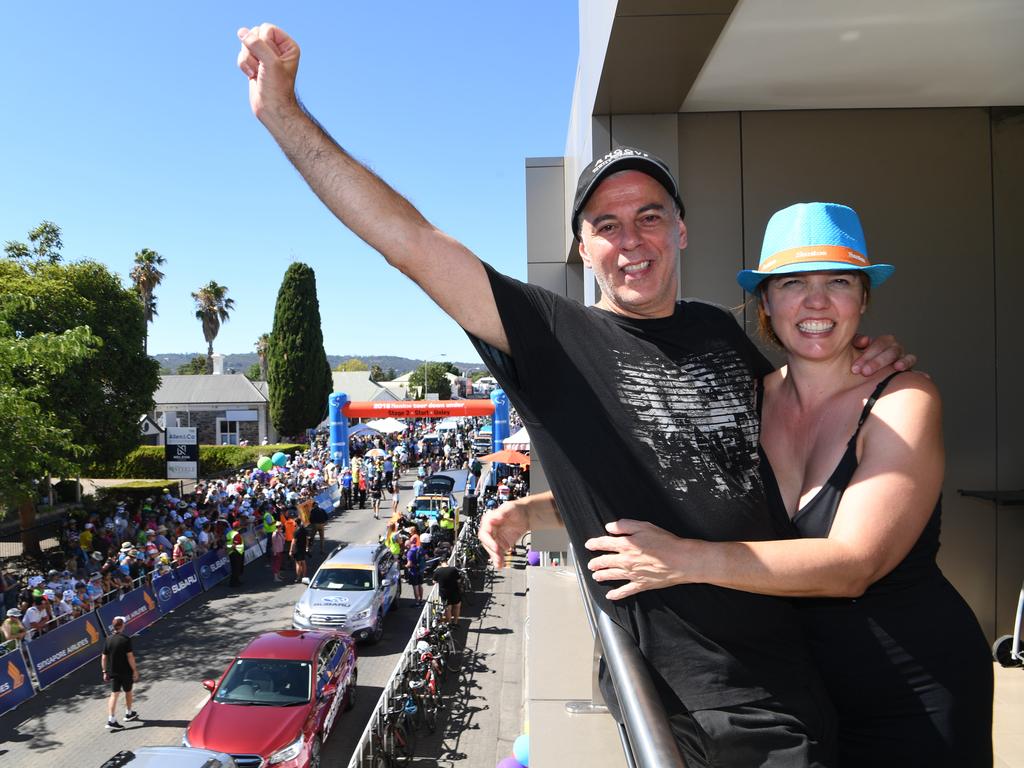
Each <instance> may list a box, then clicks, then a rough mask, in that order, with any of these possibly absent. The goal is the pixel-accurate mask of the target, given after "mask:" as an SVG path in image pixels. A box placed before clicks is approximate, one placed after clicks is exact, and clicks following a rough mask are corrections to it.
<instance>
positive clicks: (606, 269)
mask: <svg viewBox="0 0 1024 768" xmlns="http://www.w3.org/2000/svg"><path fill="white" fill-rule="evenodd" d="M238 34H239V38H240V39H241V40H242V48H241V51H240V53H239V57H238V65H239V67H240V68H241V69H242V71H243V72H244V73H245V74H246V75H247V77H248V78H249V98H250V103H251V106H252V109H253V111H254V113H255V114H256V116H257V117H258V118H259V119H260V121H261V122H262V123H263V124H264V125H265V127H266V128H267V129H268V130H269V131H270V133H271V134H272V135H273V136H274V138H275V140H276V141H277V142H278V144H279V145H280V146H281V148H282V149H283V151H284V152H285V154H286V155H287V156H288V158H289V160H291V162H292V163H293V164H294V165H295V166H296V168H297V169H298V170H299V171H300V172H301V173H302V175H303V176H304V177H305V179H306V181H307V182H308V183H309V185H310V186H311V187H312V188H313V190H314V191H315V192H316V194H317V195H318V196H319V197H320V199H321V200H323V202H324V203H325V204H326V205H327V207H328V208H329V209H330V210H331V211H332V212H333V213H334V214H335V215H336V216H337V217H338V218H339V219H340V220H341V221H342V222H343V223H344V224H345V225H346V226H348V227H349V228H350V229H351V230H352V231H353V232H355V233H356V234H357V235H359V236H360V237H361V238H363V240H365V241H366V242H367V243H369V244H370V245H371V246H373V247H374V248H376V249H377V250H378V251H379V252H380V253H381V254H383V256H384V258H385V259H386V260H387V261H388V263H389V264H390V265H392V266H394V267H396V268H397V269H399V270H400V271H401V272H403V273H404V274H406V275H407V276H409V277H410V278H412V279H413V280H414V281H415V282H416V283H417V284H418V285H419V286H420V287H421V288H423V290H425V291H426V292H427V294H428V295H430V297H431V298H432V299H434V301H435V302H437V304H438V305H439V306H440V307H441V308H442V309H443V310H444V311H445V312H447V313H448V314H449V315H450V316H451V317H452V318H453V319H454V320H455V321H456V322H458V323H459V324H460V325H461V326H462V327H463V328H464V329H465V330H466V331H467V333H469V334H470V337H471V339H472V340H473V342H474V343H475V344H476V346H477V349H478V350H479V352H480V354H481V356H482V357H483V359H484V361H485V362H486V363H487V367H488V369H489V370H490V371H491V372H492V373H493V374H494V376H495V377H496V378H497V379H498V381H499V382H500V383H501V384H502V387H503V388H504V390H505V391H506V393H507V394H508V395H509V397H510V399H511V400H512V402H513V403H514V404H515V405H516V408H517V410H518V411H519V413H520V415H521V416H522V417H523V420H524V422H526V423H527V424H528V425H529V426H530V436H531V439H532V440H533V443H534V445H535V446H536V448H537V450H538V451H539V453H540V454H541V455H542V456H543V458H544V464H545V468H546V470H547V476H548V479H549V480H550V482H551V485H552V489H553V491H554V495H555V497H556V498H557V500H558V506H559V510H560V512H561V515H562V518H563V519H564V520H565V522H566V527H567V529H568V532H569V536H570V538H571V540H572V542H573V544H574V548H575V550H576V553H577V555H578V556H580V557H581V558H584V559H587V558H588V557H589V555H588V553H587V551H586V549H585V548H584V546H583V542H585V541H586V540H587V539H588V538H591V537H594V536H599V535H601V534H602V533H604V532H605V529H604V526H605V525H606V524H608V523H610V522H612V521H614V520H616V519H618V518H620V517H623V516H626V514H627V513H628V514H630V515H633V516H638V515H640V514H643V515H644V519H646V520H647V521H649V522H651V523H654V524H656V525H658V526H660V527H662V528H664V529H666V530H668V531H671V532H672V533H675V534H676V535H679V536H687V537H690V538H699V539H711V540H722V541H733V540H739V541H743V540H752V539H764V540H767V539H777V538H782V537H785V536H787V535H789V534H788V533H787V531H788V530H789V525H788V520H787V519H786V518H785V515H784V513H782V512H781V511H780V512H774V511H772V509H771V505H769V504H768V501H767V494H766V492H765V488H764V486H763V484H762V482H761V478H760V474H759V471H758V468H759V466H758V465H759V460H758V434H759V421H758V411H757V402H756V397H755V386H754V382H755V379H756V378H757V377H760V376H762V375H764V374H766V373H768V372H769V371H770V370H771V366H770V365H769V364H768V363H767V361H766V360H765V359H764V358H763V357H762V356H761V355H760V353H759V352H757V350H756V348H755V347H754V345H753V344H752V343H751V342H750V340H749V339H748V338H747V337H746V335H745V334H744V333H743V331H742V329H741V328H740V327H739V326H738V325H737V324H736V322H735V320H734V319H733V318H732V316H731V315H729V314H728V313H726V312H724V311H722V310H721V309H718V308H716V307H712V306H710V305H706V304H700V303H695V302H677V301H676V296H677V292H678V286H679V274H678V268H677V263H678V257H679V252H680V250H681V249H682V248H684V247H685V246H686V225H685V224H684V223H683V215H684V208H683V202H682V199H681V198H680V195H679V191H678V186H677V185H676V182H675V180H674V178H673V176H672V174H671V172H670V171H669V169H668V168H667V166H666V165H665V164H664V163H663V162H662V161H661V160H659V159H658V158H656V157H654V156H652V155H650V154H648V153H646V152H644V151H642V150H638V149H630V148H619V149H617V150H614V151H613V152H610V153H608V154H607V155H605V156H603V157H600V158H598V159H597V160H595V161H594V162H593V163H591V165H590V166H589V167H588V168H587V169H586V170H584V172H583V174H582V175H581V177H580V182H579V186H578V188H577V192H576V197H575V201H574V206H573V213H572V226H573V232H574V234H576V236H577V238H578V240H579V251H580V255H581V257H582V259H583V262H584V264H586V265H587V266H588V267H591V268H592V269H593V271H594V274H595V277H596V279H597V282H598V285H599V286H600V288H601V298H600V301H599V302H598V303H597V305H596V306H594V307H583V306H581V305H580V304H578V303H576V302H572V301H569V300H567V299H565V298H563V297H560V296H556V295H554V294H552V293H550V292H548V291H545V290H543V289H541V288H538V287H536V286H532V285H525V284H523V283H520V282H518V281H516V280H512V279H510V278H507V277H505V276H503V275H501V274H499V273H497V272H495V271H494V270H493V269H491V268H490V267H488V266H486V265H485V264H484V263H483V262H481V261H480V260H479V259H478V258H477V257H476V256H475V255H474V254H472V253H471V252H470V251H469V250H468V249H466V248H465V247H464V246H463V245H461V244H460V243H458V242H457V241H455V240H453V239H452V238H451V237H449V236H447V235H445V234H444V233H442V232H440V231H439V230H437V229H436V228H435V227H433V226H432V225H431V224H430V223H429V222H427V221H426V220H425V219H424V218H423V217H422V216H421V215H420V213H419V212H418V211H416V209H415V208H413V207H412V205H411V204H410V203H409V202H408V201H407V200H405V199H404V198H402V197H401V196H400V195H398V194H397V193H396V192H395V191H394V190H393V189H391V188H390V187H389V186H387V184H385V183H384V182H383V181H382V180H380V179H379V178H378V177H376V176H375V175H374V174H373V173H372V172H370V171H369V170H367V169H366V168H364V167H363V166H362V165H360V164H359V163H357V162H356V161H355V160H353V159H352V158H351V157H350V156H349V155H348V154H347V153H346V152H345V151H344V150H343V149H342V148H341V147H339V146H338V145H337V144H336V143H335V142H334V141H333V139H331V137H330V136H329V135H328V134H327V133H326V132H325V131H324V130H323V128H321V127H320V126H319V124H317V123H316V121H315V120H314V119H313V118H312V117H311V116H310V115H309V114H308V113H307V112H306V111H305V109H304V108H303V107H302V105H301V104H300V103H299V102H298V99H297V97H296V96H295V90H294V87H295V76H296V72H297V69H298V59H299V49H298V46H297V45H296V44H295V42H294V41H293V40H292V39H291V38H290V37H288V36H287V35H286V34H285V33H284V32H283V31H282V30H280V29H278V28H277V27H274V26H272V25H268V24H264V25H261V26H260V27H257V28H254V29H244V28H243V29H241V30H239V33H238ZM879 346H880V347H883V348H885V349H886V351H885V353H884V356H883V357H881V358H876V359H875V360H873V361H872V362H871V363H869V364H868V363H864V362H863V358H862V365H861V367H862V369H863V372H864V373H865V374H868V373H872V372H874V371H877V370H878V369H879V368H880V367H881V366H882V365H884V364H886V363H888V362H891V361H892V360H893V359H895V358H897V357H898V356H899V351H898V349H897V348H894V347H891V345H889V344H888V342H883V343H882V344H881V345H879ZM873 353H874V354H875V355H877V353H878V350H877V349H876V350H874V351H873ZM624 476H625V477H628V478H630V482H629V483H623V482H622V478H623V477H624ZM522 532H523V531H522V530H520V531H518V533H522ZM590 586H591V591H592V593H593V594H594V597H595V599H596V600H597V601H598V603H599V605H600V606H601V608H602V609H603V610H604V611H606V612H607V613H608V614H609V615H610V616H611V617H612V618H613V619H614V620H615V621H616V622H617V623H618V624H619V625H620V626H622V627H624V628H626V629H627V630H628V631H629V632H630V633H631V634H632V635H633V637H634V638H635V639H636V640H637V643H638V645H639V646H640V648H641V650H642V651H643V654H644V657H645V659H646V660H647V662H648V665H649V668H650V672H651V675H652V677H653V678H654V681H655V684H656V686H657V687H658V689H659V692H660V693H661V696H662V701H663V703H664V705H665V708H666V710H667V712H668V715H669V718H670V723H671V725H672V728H673V730H674V731H675V733H676V735H677V740H678V743H679V745H680V746H681V748H682V750H683V752H684V753H685V756H686V759H687V764H688V766H690V768H696V767H697V766H710V765H715V766H741V765H742V766H748V765H750V766H753V765H759V766H825V765H831V764H833V758H832V752H833V743H832V738H833V733H832V732H833V730H834V728H833V723H832V720H831V716H830V713H831V707H830V704H829V703H828V701H827V700H826V699H825V698H824V696H823V694H822V690H821V687H820V683H819V682H818V677H817V672H816V670H815V669H814V668H813V667H812V665H811V663H810V661H809V659H808V656H807V654H806V653H805V651H804V647H803V639H802V636H801V633H800V631H799V626H798V621H797V617H796V615H795V613H794V608H793V606H792V605H790V604H789V603H788V602H786V601H784V600H780V599H778V598H774V597H766V596H761V595H754V594H750V593H744V592H738V591H734V590H726V589H720V588H718V587H713V586H707V585H701V584H695V585H685V586H678V587H671V588H666V589H660V590H656V591H650V592H643V593H641V594H639V595H637V596H636V597H630V598H628V599H625V600H622V601H610V600H608V599H607V598H606V593H607V591H608V589H609V586H607V585H605V584H597V583H593V582H592V583H591V584H590ZM613 586H614V585H613Z"/></svg>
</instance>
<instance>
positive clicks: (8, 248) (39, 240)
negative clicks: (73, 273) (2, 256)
mask: <svg viewBox="0 0 1024 768" xmlns="http://www.w3.org/2000/svg"><path fill="white" fill-rule="evenodd" d="M60 235H61V232H60V227H58V226H57V225H56V224H54V223H53V222H52V221H42V222H40V223H39V226H37V227H36V228H35V229H33V230H32V231H31V232H29V233H28V241H29V243H31V244H32V245H31V246H29V245H27V244H26V243H22V242H18V241H17V240H8V241H7V242H6V243H4V253H6V254H7V255H8V257H10V258H12V259H14V260H16V261H24V262H30V261H45V262H49V263H51V264H56V263H57V262H59V261H60V260H61V254H60V250H61V248H63V247H64V242H63V241H62V240H61V236H60Z"/></svg>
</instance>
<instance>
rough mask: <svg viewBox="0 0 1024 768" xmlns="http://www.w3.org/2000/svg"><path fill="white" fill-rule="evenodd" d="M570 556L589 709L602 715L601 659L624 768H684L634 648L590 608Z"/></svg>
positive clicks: (611, 623)
mask: <svg viewBox="0 0 1024 768" xmlns="http://www.w3.org/2000/svg"><path fill="white" fill-rule="evenodd" d="M570 553H571V559H572V563H573V567H574V568H575V569H576V580H577V581H578V583H579V587H580V594H581V595H582V597H583V604H584V607H585V608H586V614H587V621H588V622H589V623H590V631H591V633H592V634H593V636H594V662H593V664H594V668H593V675H592V679H593V687H592V694H591V695H592V698H593V701H592V702H591V703H590V705H589V706H590V707H592V708H595V709H599V710H600V711H604V707H603V706H602V705H603V703H604V700H603V698H602V697H601V692H600V690H599V688H598V665H599V663H600V661H601V658H602V657H603V658H604V661H605V664H606V666H607V668H608V672H609V674H610V676H611V682H612V686H613V687H614V689H615V696H616V699H617V700H618V704H619V709H620V711H621V712H622V720H623V722H621V723H618V727H619V739H620V740H621V741H622V750H623V752H624V754H625V757H626V762H627V763H628V765H629V766H630V768H686V762H685V761H684V760H683V757H682V755H680V754H679V748H678V747H677V746H676V740H675V738H674V737H673V735H672V729H671V727H670V726H669V724H668V718H667V717H665V710H664V708H663V707H662V705H661V700H660V698H659V697H658V692H657V691H656V690H655V688H654V682H653V681H652V680H651V677H650V675H648V674H647V667H646V666H645V664H644V660H643V657H642V656H641V655H640V649H639V648H638V647H637V645H636V643H635V642H634V641H633V638H632V637H630V636H629V634H628V633H627V632H626V631H625V630H624V629H622V627H620V626H619V625H618V624H616V623H615V622H614V621H612V620H611V618H610V617H609V616H608V614H606V613H604V611H601V610H599V609H597V608H596V606H595V605H594V602H593V599H592V598H591V597H590V591H589V590H588V589H587V585H586V583H585V581H584V576H583V573H582V571H581V570H580V566H579V563H578V562H577V560H576V555H575V552H572V550H571V549H570ZM569 706H571V705H569ZM574 711H580V710H579V708H574Z"/></svg>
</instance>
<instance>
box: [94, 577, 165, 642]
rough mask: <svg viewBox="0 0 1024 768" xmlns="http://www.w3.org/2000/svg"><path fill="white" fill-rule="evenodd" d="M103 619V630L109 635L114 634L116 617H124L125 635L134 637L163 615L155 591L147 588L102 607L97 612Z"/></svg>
mask: <svg viewBox="0 0 1024 768" xmlns="http://www.w3.org/2000/svg"><path fill="white" fill-rule="evenodd" d="M97 613H99V615H100V618H102V619H103V629H105V630H106V632H107V634H108V635H112V634H114V617H115V616H124V618H125V625H124V633H125V634H126V635H134V634H137V633H138V632H141V631H142V630H144V629H145V628H146V627H148V626H149V625H150V624H152V623H153V622H154V621H156V620H157V619H159V618H160V617H161V616H162V615H163V614H161V613H160V608H159V606H157V602H156V596H155V595H154V594H153V590H152V589H150V588H149V587H147V586H143V587H139V588H138V589H133V590H132V591H131V592H129V593H128V594H126V595H122V596H121V597H120V598H119V599H118V600H112V601H111V602H109V603H107V604H105V605H101V606H100V607H99V609H98V611H97Z"/></svg>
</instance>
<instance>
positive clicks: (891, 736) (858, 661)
mask: <svg viewBox="0 0 1024 768" xmlns="http://www.w3.org/2000/svg"><path fill="white" fill-rule="evenodd" d="M895 375H896V374H893V376H895ZM893 376H889V377H888V378H887V379H885V380H884V381H882V382H880V383H879V385H878V387H877V388H876V389H875V391H874V393H873V394H872V395H871V398H870V399H869V400H868V402H867V404H866V405H865V406H864V411H863V413H862V414H861V417H860V421H859V422H858V424H857V429H856V431H855V432H854V434H853V437H851V438H850V442H849V444H848V445H847V448H846V453H845V454H843V457H842V459H841V460H840V462H839V466H837V467H836V469H835V471H834V472H833V473H832V476H831V477H829V479H828V480H827V481H826V482H825V485H824V486H823V487H822V489H821V490H820V491H819V492H818V493H817V495H815V497H814V498H813V499H811V501H809V502H808V503H807V504H806V505H804V506H803V507H802V508H801V509H800V510H799V511H798V512H797V514H796V515H795V516H794V518H793V524H794V525H795V526H796V528H797V530H798V531H799V534H800V536H802V537H805V538H824V537H827V536H828V534H829V531H830V530H831V528H832V521H833V520H834V518H835V514H836V510H837V509H838V508H839V501H840V499H841V498H842V496H843V492H844V491H845V490H846V487H847V486H848V485H849V483H850V480H851V479H852V477H853V473H854V471H855V470H856V469H857V453H856V444H857V434H858V433H859V432H860V428H861V426H862V425H863V424H864V420H865V419H867V417H868V414H869V413H870V412H871V408H872V406H873V405H874V404H875V401H876V400H877V399H878V397H879V396H880V395H881V393H882V391H883V390H884V389H885V387H886V385H887V384H888V383H889V381H890V380H891V379H892V378H893ZM766 463H767V462H766ZM772 482H774V477H773V478H772ZM940 518H941V500H940V501H939V503H938V504H936V505H935V510H934V511H933V512H932V515H931V518H930V519H929V521H928V524H927V525H926V526H925V529H924V531H923V532H922V533H921V537H920V538H919V539H918V540H917V543H916V544H914V546H913V548H912V549H911V550H910V552H909V553H908V554H907V556H906V557H905V558H904V559H903V561H902V562H901V563H900V564H899V565H897V566H896V567H895V568H894V569H893V570H892V571H891V572H890V573H889V574H888V575H886V576H884V577H883V578H881V579H879V580H878V581H877V582H875V583H874V584H872V585H871V586H870V587H869V588H868V589H867V591H866V592H865V593H864V594H863V595H862V596H861V597H858V598H853V599H850V598H808V599H803V600H799V601H797V604H798V605H800V606H801V608H802V609H803V611H802V614H803V617H804V619H805V623H806V629H807V636H808V639H809V642H810V645H811V649H812V653H813V654H814V657H815V659H816V661H817V663H818V667H819V669H820V670H821V674H822V677H823V678H824V681H825V686H826V687H827V688H828V691H829V694H830V695H831V697H832V701H833V703H834V704H835V708H836V711H837V713H838V715H839V749H840V763H839V764H840V766H841V768H881V767H882V766H893V768H897V767H898V768H914V767H915V766H920V767H921V768H940V767H941V766H950V767H951V768H952V767H953V766H956V768H969V767H970V768H973V766H986V768H987V767H988V766H991V765H992V759H993V758H992V657H991V655H990V652H989V648H988V643H987V641H986V640H985V636H984V634H983V633H982V631H981V628H980V627H979V626H978V621H977V619H976V618H975V616H974V613H973V612H972V611H971V609H970V608H969V607H968V605H967V603H966V602H965V601H964V599H963V598H962V597H961V596H960V594H959V593H958V592H957V591H956V590H955V589H954V588H953V585H952V584H950V583H949V582H948V581H947V580H946V577H945V576H943V575H942V572H941V571H940V570H939V567H938V565H937V564H936V562H935V556H936V554H937V553H938V550H939V528H940Z"/></svg>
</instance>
